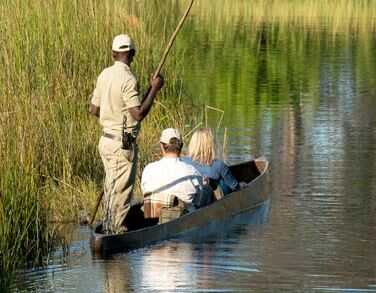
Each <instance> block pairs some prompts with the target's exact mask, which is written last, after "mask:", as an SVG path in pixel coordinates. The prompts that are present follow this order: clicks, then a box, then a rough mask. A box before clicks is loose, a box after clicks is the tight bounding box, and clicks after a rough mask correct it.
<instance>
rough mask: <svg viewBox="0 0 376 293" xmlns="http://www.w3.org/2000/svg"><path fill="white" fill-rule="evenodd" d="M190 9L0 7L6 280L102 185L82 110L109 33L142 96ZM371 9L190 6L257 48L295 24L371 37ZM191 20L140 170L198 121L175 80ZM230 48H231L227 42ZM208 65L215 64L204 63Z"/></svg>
mask: <svg viewBox="0 0 376 293" xmlns="http://www.w3.org/2000/svg"><path fill="white" fill-rule="evenodd" d="M185 4H186V2H185V1H164V0H158V1H157V0H155V1H154V0H153V1H151V0H150V1H149V0H140V1H135V0H116V1H110V0H101V1H99V0H93V1H92V0H82V1H78V0H76V1H58V0H51V1H44V0H33V1H22V0H16V1H13V0H12V1H11V0H4V1H2V2H1V4H0V64H1V65H2V70H0V103H1V109H0V171H1V173H0V174H1V176H0V195H1V197H0V237H1V238H0V259H1V263H0V278H1V279H2V278H3V277H4V276H9V274H11V273H12V272H13V271H14V270H15V269H16V268H19V267H22V266H23V265H24V264H25V263H27V262H30V263H40V261H41V259H42V258H43V257H42V256H43V255H44V254H45V253H46V251H47V250H48V248H49V242H50V239H52V237H53V235H51V229H49V228H50V226H49V225H50V224H49V223H51V222H61V221H72V220H74V221H77V219H78V218H79V215H80V212H81V211H82V210H84V211H85V213H90V211H91V210H92V208H93V206H94V204H95V200H96V197H97V194H98V193H99V192H100V190H101V188H102V180H103V167H102V162H101V161H100V157H99V155H98V152H97V142H98V139H99V136H100V128H99V125H98V122H97V121H96V119H94V118H93V117H89V115H88V113H87V106H88V102H89V100H90V94H91V92H92V90H93V87H94V83H95V79H96V77H97V76H98V74H99V73H100V71H101V70H102V69H103V68H104V67H106V66H109V65H110V64H111V63H112V60H111V54H110V47H111V40H112V38H113V36H114V35H116V34H118V33H120V32H127V33H129V34H130V35H131V36H132V37H133V38H134V39H135V42H136V46H137V56H136V63H135V64H134V71H135V72H136V73H137V75H138V76H139V78H140V85H141V89H143V90H145V89H146V87H147V81H148V79H149V75H150V74H151V73H152V71H153V69H154V68H155V66H156V65H157V63H158V61H159V57H160V56H161V53H162V51H163V49H164V45H165V44H166V43H167V40H168V37H169V35H170V34H171V32H172V31H173V29H174V27H175V25H176V24H177V22H178V19H179V17H180V15H181V13H182V10H183V9H184V8H185ZM375 6H376V4H374V2H371V1H362V0H359V1H350V0H333V1H314V0H302V1H298V0H295V1H291V0H284V1H283V0H281V1H271V0H255V1H250V0H235V1H234V0H231V1H230V0H215V1H214V0H213V1H209V0H196V2H195V6H194V8H193V11H192V13H193V14H194V15H195V17H196V18H197V17H198V18H199V21H200V22H201V23H202V24H203V25H205V24H206V25H207V30H208V31H210V32H211V36H213V35H214V36H215V37H216V38H217V39H220V40H226V38H227V36H228V35H229V34H228V33H227V31H226V27H227V26H230V25H231V26H233V25H234V22H235V23H236V24H237V25H238V28H239V33H242V34H243V35H244V34H246V35H247V34H248V35H250V38H252V39H253V41H254V42H258V40H259V39H258V38H259V36H258V34H256V33H255V32H256V31H258V30H260V28H262V26H263V25H269V24H272V25H273V26H274V27H273V30H274V31H277V28H278V29H280V31H282V32H285V34H288V33H289V32H290V30H292V29H293V28H294V27H295V26H296V27H300V28H302V29H303V30H308V29H309V30H311V31H312V30H313V31H317V32H319V31H320V29H321V27H322V25H325V27H326V28H327V30H328V31H329V32H331V33H332V34H333V35H335V34H336V33H337V32H345V33H347V35H348V36H349V37H350V36H351V35H352V34H353V33H357V34H359V35H360V36H361V37H363V38H369V36H370V34H369V32H370V31H371V32H374V31H375V22H376V10H375V8H376V7H375ZM194 21H195V18H192V19H190V20H188V22H187V24H186V26H185V30H186V33H184V31H183V32H182V34H181V35H180V39H179V38H178V40H177V44H176V46H175V47H174V49H173V51H172V52H171V56H170V57H169V58H168V59H167V64H166V68H165V71H164V72H165V77H166V87H165V88H164V89H163V91H162V95H161V96H160V97H159V102H158V103H157V104H156V105H155V106H154V108H153V109H152V113H151V115H150V116H149V117H148V118H147V120H146V121H144V122H143V125H142V132H141V134H140V138H139V142H140V154H141V156H140V164H139V166H140V168H139V170H141V169H142V166H144V165H145V164H146V163H147V162H149V161H150V160H153V159H155V158H157V157H158V156H159V150H158V147H157V142H158V137H159V134H160V130H161V129H162V128H164V127H170V126H175V127H179V128H180V129H182V130H183V132H185V133H186V134H189V133H190V132H191V131H192V129H194V127H195V126H197V121H198V120H202V118H203V117H200V115H191V113H190V112H191V111H190V108H191V107H193V106H192V105H191V104H190V100H189V99H187V98H186V95H185V94H184V91H183V83H182V81H181V79H180V76H181V73H182V72H183V70H184V66H185V65H187V64H189V62H190V61H191V60H188V61H187V60H186V59H185V56H186V55H185V54H186V53H187V52H188V51H189V50H194V46H192V44H194V42H191V39H190V37H186V36H187V35H189V33H190V32H189V31H187V30H189V29H190V28H192V23H194ZM245 24H249V25H247V26H246V25H245ZM248 28H251V30H250V31H248ZM280 35H282V37H280V39H288V38H284V36H285V35H283V34H280ZM288 40H290V39H288ZM319 40H320V38H319V37H318V41H319ZM232 41H233V40H228V41H227V43H226V44H227V45H231V46H232V45H234V44H235V42H232ZM371 49H372V48H369V50H371ZM215 57H216V56H215ZM212 61H213V62H216V61H217V60H205V62H212ZM240 76H247V75H246V74H240ZM211 78H212V77H211ZM194 113H197V111H195V112H194ZM222 118H223V117H222ZM222 118H221V119H222ZM221 121H222V120H221ZM153 146H155V147H153ZM1 284H2V285H4V284H5V283H4V282H3V281H2V282H1ZM0 289H1V288H0Z"/></svg>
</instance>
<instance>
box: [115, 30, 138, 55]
mask: <svg viewBox="0 0 376 293" xmlns="http://www.w3.org/2000/svg"><path fill="white" fill-rule="evenodd" d="M132 49H134V44H133V41H132V39H131V38H130V37H129V36H128V35H125V34H121V35H117V36H116V37H115V38H114V40H113V41H112V51H115V52H128V51H130V50H132Z"/></svg>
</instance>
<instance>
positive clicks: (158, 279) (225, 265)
mask: <svg viewBox="0 0 376 293" xmlns="http://www.w3.org/2000/svg"><path fill="white" fill-rule="evenodd" d="M238 23H239V22H234V25H232V26H229V25H227V26H226V28H223V30H224V31H222V32H220V35H218V34H219V33H218V31H217V30H214V29H213V30H209V31H208V29H207V28H205V24H204V23H203V22H202V20H200V18H199V17H194V18H193V20H192V21H191V22H190V24H189V26H190V29H189V30H188V31H186V32H185V36H184V37H185V38H184V40H185V41H187V42H190V43H191V44H195V46H194V48H192V50H188V52H187V64H186V65H185V71H184V74H183V79H184V80H185V81H186V91H187V92H188V93H189V95H191V96H192V98H193V99H195V100H196V101H201V102H202V101H205V104H206V105H208V106H211V107H215V108H218V109H221V110H223V111H224V117H223V121H222V122H221V123H217V122H218V120H220V118H221V112H220V111H215V110H210V109H207V111H206V112H207V116H208V121H209V124H210V126H212V127H217V126H218V129H219V130H218V140H219V142H222V139H223V137H224V133H226V139H224V140H223V141H225V144H226V146H225V148H224V157H225V158H226V160H227V161H228V162H238V161H242V160H244V159H248V158H250V157H252V156H256V155H259V154H263V155H265V156H266V157H267V158H268V159H269V160H270V161H271V164H272V184H273V185H272V194H271V202H270V210H269V214H268V220H267V221H266V222H265V223H263V224H252V223H239V224H236V225H234V226H232V227H230V228H229V229H227V230H226V231H223V233H221V234H219V235H208V236H206V237H203V238H202V239H200V240H199V241H195V240H194V239H192V240H189V241H188V240H176V241H175V240H174V241H169V242H164V243H161V244H159V245H157V246H153V247H149V248H146V249H141V250H137V251H134V252H132V253H128V254H119V255H116V256H114V257H112V258H111V259H106V260H103V259H96V258H94V257H93V256H92V255H91V252H90V250H89V243H88V238H89V232H90V231H89V230H88V229H87V228H85V227H83V228H79V227H65V228H66V229H68V230H69V229H71V231H70V232H69V233H70V234H71V235H72V239H74V240H73V241H72V244H71V247H70V248H69V249H67V250H59V251H58V252H57V253H56V255H55V256H54V258H53V259H52V260H51V265H50V266H49V267H48V268H47V269H46V270H42V271H33V272H29V273H26V274H23V275H21V276H20V280H19V282H18V283H17V285H16V287H15V288H14V291H30V290H32V291H41V292H54V291H57V292H127V291H135V292H139V291H142V290H151V291H157V292H158V291H160V292H169V291H183V292H193V291H196V292H200V291H201V292H207V289H209V290H210V291H213V292H228V291H244V292H249V291H253V292H275V291H280V290H285V291H298V292H376V253H375V252H376V251H375V250H376V54H375V52H376V34H375V32H370V33H369V35H368V36H366V37H365V36H364V35H363V36H362V37H361V36H358V35H357V34H356V33H354V34H353V35H350V36H349V35H348V33H346V34H345V33H341V32H340V31H339V32H336V33H335V34H333V33H331V32H330V31H329V29H328V28H326V27H325V26H324V25H322V26H320V27H319V29H317V28H316V29H315V30H313V29H312V30H310V29H305V30H303V29H301V28H298V27H296V28H290V30H287V31H286V30H283V32H280V33H278V29H279V28H278V26H273V27H271V26H268V25H265V26H263V27H261V28H260V29H259V30H257V31H256V32H255V31H254V30H252V29H251V25H247V24H244V25H243V24H242V25H241V26H239V24H238ZM281 31H282V30H281ZM69 233H68V234H69Z"/></svg>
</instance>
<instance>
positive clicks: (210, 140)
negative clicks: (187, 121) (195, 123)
mask: <svg viewBox="0 0 376 293" xmlns="http://www.w3.org/2000/svg"><path fill="white" fill-rule="evenodd" d="M188 155H189V156H190V157H191V158H192V160H193V161H197V162H199V163H200V164H204V165H211V164H212V163H213V161H214V158H215V141H214V135H213V132H212V131H211V129H210V128H200V129H198V130H196V131H195V132H194V133H193V135H192V138H191V141H190V142H189V146H188Z"/></svg>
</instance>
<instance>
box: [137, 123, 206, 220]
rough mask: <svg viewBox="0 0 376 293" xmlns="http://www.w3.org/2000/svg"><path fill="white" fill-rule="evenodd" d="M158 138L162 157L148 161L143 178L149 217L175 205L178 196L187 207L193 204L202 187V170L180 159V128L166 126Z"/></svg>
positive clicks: (191, 206)
mask: <svg viewBox="0 0 376 293" xmlns="http://www.w3.org/2000/svg"><path fill="white" fill-rule="evenodd" d="M159 142H160V148H161V152H162V158H161V159H160V160H159V161H156V162H153V163H150V164H148V165H147V166H146V167H145V169H144V171H143V173H142V178H141V189H142V193H143V194H144V216H145V218H146V219H150V218H159V216H160V212H161V208H163V207H172V206H174V200H175V197H176V198H178V199H179V200H180V201H182V202H184V204H185V205H186V207H187V208H188V209H191V208H194V204H193V203H194V199H195V197H196V196H197V194H200V193H201V192H202V189H203V185H202V177H201V175H200V173H199V172H198V171H197V170H196V169H195V168H194V167H193V166H192V165H189V164H187V163H185V162H183V161H182V160H181V159H180V153H181V150H182V148H183V141H182V137H181V134H180V133H179V131H178V130H177V129H174V128H167V129H165V130H163V131H162V135H161V137H160V140H159Z"/></svg>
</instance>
